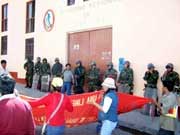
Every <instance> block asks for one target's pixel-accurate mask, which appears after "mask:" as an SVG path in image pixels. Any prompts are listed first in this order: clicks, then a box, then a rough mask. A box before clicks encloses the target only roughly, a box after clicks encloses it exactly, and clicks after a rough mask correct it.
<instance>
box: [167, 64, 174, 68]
mask: <svg viewBox="0 0 180 135" xmlns="http://www.w3.org/2000/svg"><path fill="white" fill-rule="evenodd" d="M168 68H171V69H173V68H174V65H173V64H172V63H168V64H167V65H166V69H168Z"/></svg>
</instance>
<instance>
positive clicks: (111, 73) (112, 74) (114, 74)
mask: <svg viewBox="0 0 180 135" xmlns="http://www.w3.org/2000/svg"><path fill="white" fill-rule="evenodd" d="M107 77H109V78H113V79H114V80H115V81H116V80H117V71H116V69H114V68H113V63H112V62H109V63H108V64H107V70H106V71H105V74H104V79H105V78H107Z"/></svg>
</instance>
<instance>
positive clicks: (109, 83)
mask: <svg viewBox="0 0 180 135" xmlns="http://www.w3.org/2000/svg"><path fill="white" fill-rule="evenodd" d="M102 86H106V87H108V88H113V89H115V88H116V86H115V81H114V79H112V78H109V77H108V78H106V79H105V80H104V82H103V83H102Z"/></svg>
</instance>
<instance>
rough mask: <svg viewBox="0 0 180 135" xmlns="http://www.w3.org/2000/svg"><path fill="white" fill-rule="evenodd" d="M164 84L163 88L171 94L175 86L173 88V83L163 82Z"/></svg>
mask: <svg viewBox="0 0 180 135" xmlns="http://www.w3.org/2000/svg"><path fill="white" fill-rule="evenodd" d="M162 83H163V86H164V87H166V88H167V89H168V91H169V92H171V91H173V89H174V86H173V84H172V82H170V81H163V82H162Z"/></svg>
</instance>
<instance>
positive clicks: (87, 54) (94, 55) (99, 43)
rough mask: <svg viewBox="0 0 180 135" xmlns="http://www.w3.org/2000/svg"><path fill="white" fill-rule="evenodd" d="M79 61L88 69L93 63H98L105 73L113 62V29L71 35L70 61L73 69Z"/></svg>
mask: <svg viewBox="0 0 180 135" xmlns="http://www.w3.org/2000/svg"><path fill="white" fill-rule="evenodd" d="M77 60H81V61H82V63H83V65H84V66H85V67H86V69H89V63H90V62H91V61H96V63H97V66H98V67H99V68H100V70H101V72H102V73H103V72H104V71H105V69H106V64H107V63H108V62H110V61H112V28H107V29H100V30H93V31H87V32H79V33H73V34H69V49H68V61H69V63H71V64H72V67H73V68H74V67H75V62H76V61H77Z"/></svg>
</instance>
